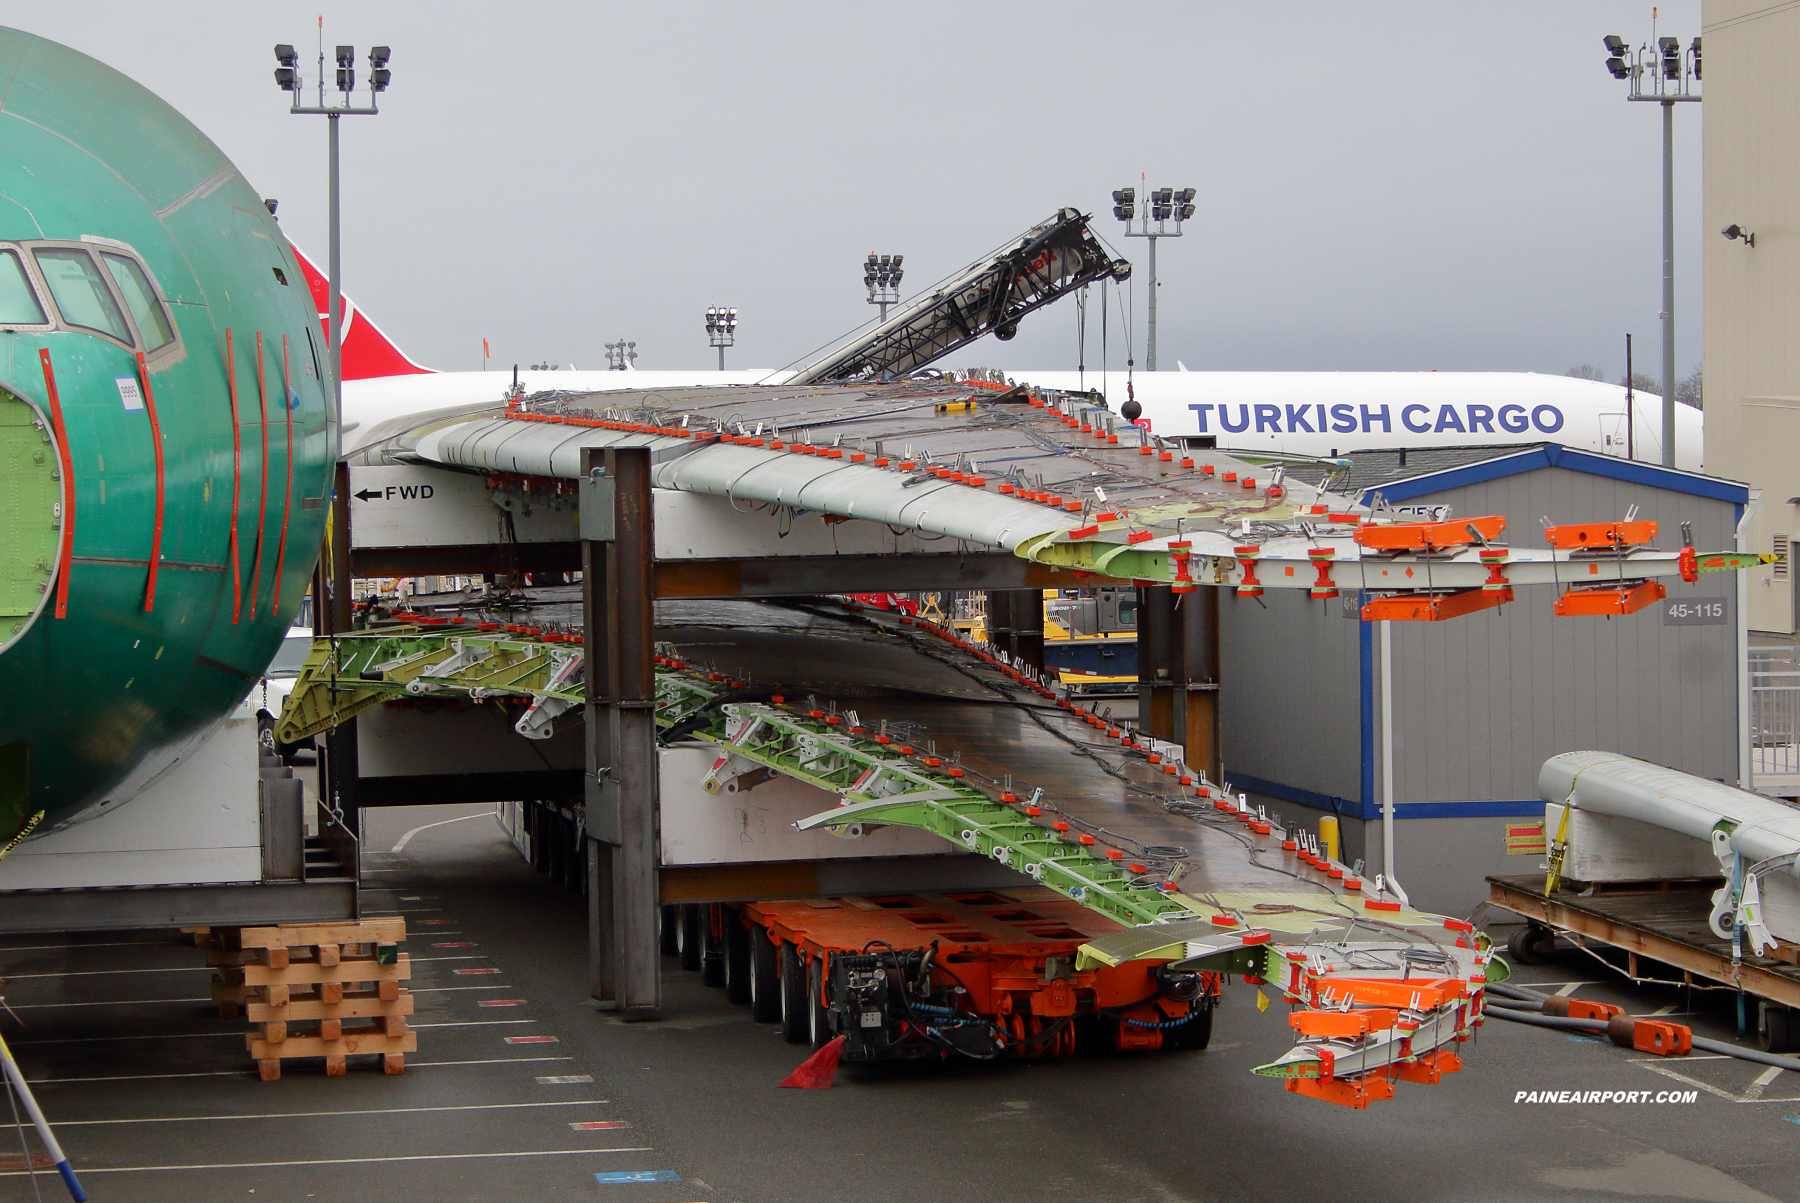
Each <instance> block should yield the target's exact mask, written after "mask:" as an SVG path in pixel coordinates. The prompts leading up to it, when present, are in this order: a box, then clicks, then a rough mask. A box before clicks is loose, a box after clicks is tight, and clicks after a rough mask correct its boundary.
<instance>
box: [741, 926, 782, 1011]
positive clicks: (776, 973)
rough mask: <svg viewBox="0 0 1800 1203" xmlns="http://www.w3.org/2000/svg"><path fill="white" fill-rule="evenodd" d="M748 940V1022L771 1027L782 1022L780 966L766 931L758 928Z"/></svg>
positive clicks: (750, 933)
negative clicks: (753, 1021)
mask: <svg viewBox="0 0 1800 1203" xmlns="http://www.w3.org/2000/svg"><path fill="white" fill-rule="evenodd" d="M747 934H748V935H749V937H750V1018H751V1019H754V1020H755V1021H756V1022H757V1023H774V1022H775V1021H776V1020H778V1019H780V1018H781V963H780V961H779V960H777V959H776V957H777V953H778V952H779V950H778V949H777V948H776V947H775V940H774V937H772V936H771V935H770V934H769V929H768V928H766V927H763V926H762V925H761V924H757V925H756V926H755V927H752V928H751V929H750V930H749V932H748V933H747Z"/></svg>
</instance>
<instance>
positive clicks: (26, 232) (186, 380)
mask: <svg viewBox="0 0 1800 1203" xmlns="http://www.w3.org/2000/svg"><path fill="white" fill-rule="evenodd" d="M0 72H3V73H4V75H5V77H6V79H7V80H8V81H9V82H8V86H7V89H6V93H5V97H4V100H0V144H3V145H4V146H5V147H6V150H7V153H6V155H5V157H4V161H0V196H4V197H5V198H6V201H7V202H8V203H6V204H4V205H0V331H4V332H5V334H6V337H5V340H4V343H3V344H0V848H4V847H5V846H6V845H7V844H8V843H9V842H11V841H12V840H13V839H14V838H15V837H16V836H18V835H19V834H20V833H22V832H24V831H28V830H31V829H33V828H34V827H35V829H36V830H37V831H39V832H45V831H49V830H51V829H53V828H55V827H57V826H58V825H60V824H63V823H66V822H68V821H70V820H72V819H74V818H76V817H78V816H80V815H82V814H84V813H93V812H95V811H97V810H99V809H104V808H105V807H106V806H107V805H109V804H112V803H117V802H123V801H125V800H127V799H129V798H130V797H132V796H134V795H135V794H136V793H137V792H139V791H140V790H141V789H142V788H143V786H144V785H145V784H146V783H147V782H149V781H150V780H152V779H154V778H155V777H156V776H157V775H158V774H159V773H161V772H162V771H164V770H166V769H167V768H169V767H170V766H171V765H172V764H174V763H175V761H177V760H178V759H180V758H181V757H182V756H183V755H184V754H185V753H186V751H187V750H188V749H190V748H192V747H193V746H195V745H196V744H197V743H198V741H200V740H201V739H203V738H204V737H205V735H206V734H207V733H208V732H209V731H210V730H211V729H212V727H213V725H214V724H215V723H216V722H217V720H218V719H219V718H220V717H221V716H222V715H224V714H225V713H227V712H228V711H229V710H230V709H231V708H232V707H233V706H235V705H236V704H237V703H238V702H239V701H240V700H242V699H243V697H244V695H245V694H246V693H247V692H248V691H249V690H250V688H251V686H252V685H253V684H254V683H255V682H256V680H257V678H258V676H260V675H261V673H262V671H263V669H264V667H265V666H266V665H267V664H268V663H269V658H270V656H271V655H272V654H273V653H274V652H275V649H276V648H277V646H279V645H280V643H281V639H282V636H283V635H284V634H285V633H286V631H287V629H288V624H289V623H290V622H291V621H292V620H293V617H294V613H295V611H296V610H297V609H298V608H299V606H300V600H301V597H302V596H303V595H304V594H305V592H306V583H307V578H308V577H309V576H310V574H311V572H312V567H313V562H314V560H315V559H316V557H317V555H318V547H319V540H320V538H321V536H322V534H323V527H324V520H325V513H326V510H325V504H324V498H325V495H326V492H327V491H328V489H329V486H330V480H331V472H332V464H333V461H334V459H335V456H336V453H337V445H338V437H337V429H336V424H337V416H336V414H334V413H333V412H332V408H331V406H330V405H329V404H328V402H327V394H326V391H325V389H324V387H323V384H322V381H323V378H324V370H323V365H322V363H321V362H320V361H321V357H322V355H323V354H324V350H325V347H324V344H323V342H322V340H321V339H320V338H319V328H318V326H317V325H316V324H315V322H314V311H313V309H312V307H311V304H310V302H309V301H308V300H307V299H306V297H305V296H304V293H303V288H302V279H301V276H300V267H299V265H298V263H296V262H295V260H294V258H293V257H292V255H291V254H290V253H289V251H288V244H287V240H286V239H285V238H283V237H282V235H281V230H280V227H278V226H277V225H276V224H275V221H274V219H273V218H272V217H271V216H270V215H269V212H268V210H267V209H266V208H264V207H263V202H262V199H261V198H260V197H259V196H258V195H257V194H256V191H255V189H253V188H251V186H250V185H249V183H248V182H246V181H245V179H244V178H243V176H241V175H240V174H239V173H238V171H237V169H236V168H235V167H233V166H232V164H231V163H230V161H228V160H227V159H226V158H225V156H224V155H223V154H222V153H221V152H220V151H219V148H218V147H216V146H214V145H213V144H212V142H211V141H209V140H208V139H207V137H206V136H205V135H204V134H202V133H201V132H200V131H199V130H198V129H195V128H194V126H193V125H191V124H190V123H189V122H188V121H187V120H186V119H185V118H183V117H182V116H181V115H180V114H179V113H177V112H176V111H175V110H174V109H172V108H170V107H169V106H168V105H167V104H165V103H163V102H162V101H161V100H159V99H158V98H157V97H156V96H154V95H152V94H151V93H150V92H148V91H146V90H145V89H144V88H142V87H140V86H139V85H138V84H136V83H134V82H132V81H131V80H130V79H127V78H126V77H125V76H123V75H121V74H119V73H118V72H117V71H114V70H113V69H112V68H110V67H107V66H105V65H104V64H102V63H99V62H97V61H95V60H94V59H91V58H88V57H87V56H85V55H82V54H79V53H77V52H76V51H74V50H71V49H69V48H68V47H66V46H60V45H58V44H56V43H54V42H49V41H46V40H44V39H42V38H38V37H34V36H32V35H30V34H26V33H21V32H19V31H18V30H13V29H0Z"/></svg>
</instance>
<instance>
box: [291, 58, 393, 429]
mask: <svg viewBox="0 0 1800 1203" xmlns="http://www.w3.org/2000/svg"><path fill="white" fill-rule="evenodd" d="M392 54H393V52H392V51H391V50H389V49H388V47H386V46H376V47H374V48H373V49H371V50H370V51H369V80H368V89H369V103H368V105H367V106H366V107H358V106H356V105H355V104H353V103H352V102H351V99H350V96H351V93H353V92H355V91H356V47H354V46H339V47H338V48H337V54H336V60H337V78H336V83H337V89H338V91H339V92H340V93H341V94H342V95H343V100H342V101H341V102H340V103H338V104H336V105H329V106H328V105H326V103H325V41H324V30H323V26H322V24H321V29H320V34H319V79H318V88H319V102H318V104H316V105H302V104H301V103H300V88H301V85H302V83H303V82H304V81H303V80H302V78H301V75H300V71H299V64H300V56H299V55H298V54H297V53H296V52H295V50H294V48H293V47H292V46H290V45H288V44H287V43H286V42H283V43H282V44H280V45H278V46H276V47H275V62H276V64H277V65H276V67H275V86H276V87H278V88H280V89H281V90H282V91H283V92H288V93H291V94H292V96H293V103H292V104H291V105H290V106H289V108H288V112H290V113H303V114H307V115H316V116H323V117H325V118H326V119H327V121H328V125H327V131H328V136H327V139H326V145H327V155H326V157H327V161H328V166H327V169H326V177H327V178H326V192H327V194H328V199H327V202H326V234H325V241H326V243H327V249H326V271H327V274H328V279H329V282H330V285H331V289H330V300H329V301H328V305H329V306H330V312H329V313H327V314H326V317H325V341H326V343H327V346H326V351H327V352H328V353H329V355H328V357H329V359H330V361H331V401H332V409H333V413H334V416H335V417H336V418H337V419H338V421H339V432H340V437H341V434H342V415H343V411H344V388H343V375H344V373H343V366H344V354H343V348H342V346H341V345H340V343H341V342H342V341H343V340H342V335H343V308H344V302H343V296H344V281H343V263H342V254H341V246H340V237H339V222H338V197H339V189H338V118H339V117H343V116H374V115H375V114H376V113H378V112H380V111H381V110H380V108H379V106H378V105H377V103H376V99H375V98H376V96H377V95H378V94H379V93H381V92H385V91H387V86H388V81H389V80H390V79H391V78H392V77H393V72H391V71H389V70H388V66H387V62H388V59H389V58H390V57H392Z"/></svg>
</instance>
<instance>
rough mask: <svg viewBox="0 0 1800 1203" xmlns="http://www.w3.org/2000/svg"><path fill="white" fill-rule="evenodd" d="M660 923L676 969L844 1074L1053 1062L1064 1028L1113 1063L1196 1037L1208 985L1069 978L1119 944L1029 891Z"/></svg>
mask: <svg viewBox="0 0 1800 1203" xmlns="http://www.w3.org/2000/svg"><path fill="white" fill-rule="evenodd" d="M671 909H672V910H673V911H674V912H675V916H674V919H675V921H674V923H673V924H672V925H671V926H670V929H669V932H670V934H669V935H666V936H665V941H667V942H668V943H669V944H670V947H669V949H668V950H669V951H672V952H676V953H678V954H679V955H680V957H681V964H682V967H683V968H687V969H698V970H699V971H700V972H701V975H702V980H703V981H705V982H706V983H707V984H708V985H714V986H723V987H724V988H725V993H726V997H727V998H729V999H730V1000H731V1001H733V1002H736V1003H745V1004H748V1005H749V1007H750V1014H751V1017H752V1018H753V1019H755V1020H757V1021H758V1022H761V1023H779V1024H780V1025H781V1032H782V1035H783V1037H784V1038H786V1040H787V1041H788V1042H789V1043H791V1044H812V1045H814V1046H818V1045H822V1044H824V1043H825V1042H826V1041H827V1040H829V1039H831V1038H832V1037H833V1036H836V1035H842V1036H844V1037H845V1045H844V1052H843V1056H844V1058H845V1059H846V1060H851V1061H868V1060H889V1059H896V1058H905V1057H920V1056H948V1055H950V1054H951V1053H957V1054H961V1055H967V1056H974V1057H984V1058H985V1057H996V1056H1001V1055H1007V1056H1017V1057H1064V1056H1068V1055H1070V1054H1072V1053H1073V1052H1074V1051H1075V1049H1076V1044H1077V1028H1078V1025H1079V1026H1080V1027H1081V1028H1082V1029H1083V1030H1084V1034H1087V1035H1089V1036H1090V1037H1091V1038H1097V1039H1098V1040H1100V1041H1102V1042H1104V1044H1105V1046H1107V1047H1110V1048H1113V1049H1117V1050H1120V1051H1127V1050H1138V1049H1157V1048H1177V1049H1202V1048H1205V1047H1206V1045H1207V1042H1208V1041H1209V1040H1210V1039H1211V1037H1212V1012H1213V1007H1214V1006H1215V1005H1216V1004H1217V1002H1218V998H1219V989H1220V985H1221V975H1220V974H1218V973H1208V972H1196V971H1192V970H1182V969H1171V968H1170V967H1169V966H1170V964H1171V962H1160V963H1152V962H1149V961H1128V962H1126V963H1124V964H1121V965H1099V966H1094V967H1091V968H1088V969H1084V970H1077V969H1076V968H1075V964H1076V960H1077V954H1078V952H1079V950H1080V948H1081V945H1082V944H1084V943H1086V942H1087V941H1088V940H1090V939H1094V938H1098V937H1100V936H1105V935H1110V934H1113V933H1115V932H1118V931H1120V930H1122V929H1121V927H1120V925H1119V924H1117V923H1114V922H1112V921H1110V920H1108V919H1105V918H1103V917H1101V916H1100V915H1097V914H1095V913H1094V912H1093V911H1090V910H1088V909H1087V908H1085V907H1083V906H1081V905H1079V904H1077V903H1073V902H1070V901H1068V900H1067V899H1066V898H1064V897H1062V896H1061V895H1059V894H1057V893H1056V892H1055V891H1052V890H1048V889H1044V888H1042V887H1027V888H1022V889H1007V890H971V891H957V892H952V893H918V894H900V895H880V896H874V897H860V896H854V895H853V896H847V897H840V898H809V899H792V900H785V901H777V902H751V903H745V904H744V905H742V906H737V907H734V906H729V905H726V904H722V903H712V904H698V903H690V904H686V905H683V906H680V907H677V908H671ZM671 936H672V938H671Z"/></svg>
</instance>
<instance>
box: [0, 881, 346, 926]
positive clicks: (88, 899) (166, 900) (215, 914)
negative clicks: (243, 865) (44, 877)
mask: <svg viewBox="0 0 1800 1203" xmlns="http://www.w3.org/2000/svg"><path fill="white" fill-rule="evenodd" d="M355 918H356V883H354V882H349V881H321V882H311V883H301V882H271V883H268V884H265V885H192V886H132V887H130V888H125V889H94V890H16V891H8V892H5V893H0V934H5V935H17V934H20V933H24V932H65V931H130V930H146V929H155V928H172V927H258V926H263V925H270V924H281V923H332V922H344V921H347V920H353V919H355Z"/></svg>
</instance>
